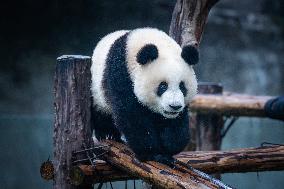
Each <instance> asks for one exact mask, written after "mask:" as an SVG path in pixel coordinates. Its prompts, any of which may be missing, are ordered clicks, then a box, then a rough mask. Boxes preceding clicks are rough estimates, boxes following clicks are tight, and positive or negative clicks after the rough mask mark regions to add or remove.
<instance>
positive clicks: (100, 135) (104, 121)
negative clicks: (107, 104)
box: [91, 108, 122, 142]
mask: <svg viewBox="0 0 284 189" xmlns="http://www.w3.org/2000/svg"><path fill="white" fill-rule="evenodd" d="M91 112H92V115H91V126H92V130H93V131H94V132H95V136H96V138H97V139H98V140H99V141H100V140H103V139H110V140H115V141H117V142H122V140H121V135H120V133H119V131H118V129H117V128H116V127H115V125H114V123H113V120H112V117H111V115H108V114H104V113H101V112H99V111H96V110H95V109H94V108H92V110H91Z"/></svg>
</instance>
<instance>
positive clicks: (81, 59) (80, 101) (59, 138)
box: [53, 56, 92, 189]
mask: <svg viewBox="0 0 284 189" xmlns="http://www.w3.org/2000/svg"><path fill="white" fill-rule="evenodd" d="M90 66H91V59H90V57H87V56H61V57H59V58H58V59H57V64H56V71H55V80H54V93H55V102H54V108H55V124H54V136H53V145H54V168H55V175H54V185H53V188H54V189H74V188H78V187H75V186H73V185H71V183H70V177H69V173H70V168H71V156H72V151H75V150H80V149H82V147H83V146H82V145H83V143H85V144H86V145H89V144H90V141H91V127H90V118H91V113H90V107H91V100H90V97H91V93H90V81H91V73H90ZM91 186H92V185H91V184H89V185H85V186H82V187H81V188H92V187H91Z"/></svg>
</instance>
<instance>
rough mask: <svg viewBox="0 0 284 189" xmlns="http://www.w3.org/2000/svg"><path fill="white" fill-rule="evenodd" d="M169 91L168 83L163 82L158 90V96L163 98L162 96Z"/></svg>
mask: <svg viewBox="0 0 284 189" xmlns="http://www.w3.org/2000/svg"><path fill="white" fill-rule="evenodd" d="M167 89H168V84H167V82H165V81H162V82H161V83H160V85H159V87H158V90H157V95H158V96H162V94H164V92H166V91H167Z"/></svg>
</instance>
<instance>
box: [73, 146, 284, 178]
mask: <svg viewBox="0 0 284 189" xmlns="http://www.w3.org/2000/svg"><path fill="white" fill-rule="evenodd" d="M176 158H177V159H178V160H180V161H182V162H185V163H187V162H189V164H190V165H191V166H192V167H194V168H196V169H198V170H201V171H204V172H206V173H209V174H212V173H242V172H259V171H280V170H284V146H266V147H259V148H243V149H237V150H230V151H211V152H204V151H195V152H194V151H190V152H182V153H180V154H178V155H177V156H176ZM95 164H96V166H95V167H92V166H91V165H80V166H79V167H80V169H81V171H82V175H84V176H85V177H91V180H93V182H94V183H99V182H107V181H118V180H126V179H135V178H137V177H135V176H131V175H129V174H127V173H126V172H122V171H121V170H118V169H116V168H114V167H112V166H111V165H110V164H108V163H106V162H105V161H102V160H97V161H96V162H95ZM148 166H149V167H151V166H150V165H147V167H148ZM156 166H159V165H158V164H157V165H156ZM160 169H161V168H160Z"/></svg>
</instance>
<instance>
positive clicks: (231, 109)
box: [189, 92, 273, 117]
mask: <svg viewBox="0 0 284 189" xmlns="http://www.w3.org/2000/svg"><path fill="white" fill-rule="evenodd" d="M271 98H273V97H272V96H250V95H241V94H236V93H229V92H227V93H225V94H223V95H222V96H220V95H207V94H206V95H204V94H198V95H196V96H195V97H194V99H193V101H192V102H191V103H190V105H189V106H190V110H191V111H193V112H200V113H216V114H221V115H225V116H253V117H265V116H266V115H265V112H264V105H265V103H266V102H267V101H268V100H269V99H271Z"/></svg>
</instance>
